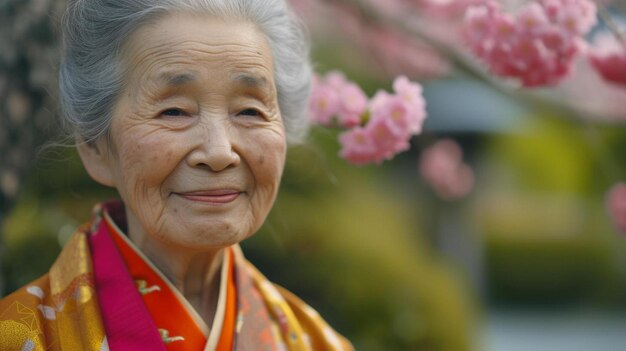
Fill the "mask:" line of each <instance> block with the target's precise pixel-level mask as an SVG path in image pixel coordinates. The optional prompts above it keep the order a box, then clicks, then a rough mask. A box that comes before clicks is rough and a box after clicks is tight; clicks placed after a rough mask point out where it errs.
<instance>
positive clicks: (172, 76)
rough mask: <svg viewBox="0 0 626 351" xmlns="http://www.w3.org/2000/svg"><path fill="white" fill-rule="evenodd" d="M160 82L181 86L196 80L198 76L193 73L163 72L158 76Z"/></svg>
mask: <svg viewBox="0 0 626 351" xmlns="http://www.w3.org/2000/svg"><path fill="white" fill-rule="evenodd" d="M157 79H158V81H159V82H163V83H165V85H167V86H171V87H179V86H181V85H184V84H187V83H190V82H194V81H196V80H197V78H196V77H195V76H194V75H193V74H192V73H169V72H167V73H163V74H161V75H160V76H159V77H158V78H157Z"/></svg>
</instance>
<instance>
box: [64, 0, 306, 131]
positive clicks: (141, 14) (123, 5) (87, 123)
mask: <svg viewBox="0 0 626 351" xmlns="http://www.w3.org/2000/svg"><path fill="white" fill-rule="evenodd" d="M169 11H190V12H205V13H208V14H210V15H215V16H217V17H221V18H237V19H245V20H248V21H250V22H252V23H254V24H256V25H257V26H258V28H259V29H260V30H261V31H262V32H263V33H264V34H265V36H266V37H267V39H268V42H269V44H270V47H271V49H272V55H273V60H274V80H275V82H276V90H277V94H278V104H279V108H280V111H281V114H282V117H283V121H284V123H285V129H286V133H287V140H288V142H290V143H294V142H299V141H302V139H303V138H304V136H305V135H306V132H307V129H308V119H307V115H306V108H307V103H308V95H309V90H310V85H311V65H310V62H309V45H308V43H309V42H308V39H307V38H306V37H305V35H304V31H303V30H302V28H303V27H302V26H301V25H300V22H299V21H298V20H297V19H296V17H295V16H294V15H293V14H292V12H291V11H290V9H289V8H288V6H287V4H286V3H285V0H71V1H70V2H69V5H68V8H67V11H66V13H65V16H64V18H63V27H62V34H63V57H62V61H61V67H60V72H59V86H60V93H61V105H62V108H63V114H64V121H65V124H66V126H67V127H69V129H71V130H72V132H73V133H76V134H77V135H78V136H80V137H82V138H83V139H84V140H85V141H87V142H91V141H95V140H96V139H98V138H99V137H100V136H102V135H103V134H105V133H106V132H107V131H108V128H109V125H110V121H111V117H112V113H113V108H114V106H115V103H116V102H117V98H118V95H119V94H120V93H121V91H122V89H123V77H122V74H123V72H122V71H121V65H120V50H121V48H122V47H123V45H124V43H125V42H126V40H127V39H128V38H129V37H130V35H131V34H132V33H133V32H134V31H136V30H137V29H138V28H139V27H140V26H142V25H143V24H146V23H148V22H149V21H151V20H153V19H155V18H156V17H157V16H159V15H162V14H164V13H167V12H169Z"/></svg>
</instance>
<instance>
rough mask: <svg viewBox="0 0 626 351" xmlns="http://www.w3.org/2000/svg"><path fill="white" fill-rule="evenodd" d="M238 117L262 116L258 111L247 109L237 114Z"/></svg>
mask: <svg viewBox="0 0 626 351" xmlns="http://www.w3.org/2000/svg"><path fill="white" fill-rule="evenodd" d="M237 115H238V116H251V117H261V116H262V114H261V112H260V111H259V110H257V109H253V108H247V109H245V110H242V111H241V112H239V113H238V114H237Z"/></svg>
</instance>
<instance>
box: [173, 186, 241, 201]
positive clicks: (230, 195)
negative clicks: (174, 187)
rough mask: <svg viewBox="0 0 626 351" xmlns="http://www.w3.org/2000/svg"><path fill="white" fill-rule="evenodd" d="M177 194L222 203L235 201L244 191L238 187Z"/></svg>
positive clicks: (196, 199)
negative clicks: (237, 188)
mask: <svg viewBox="0 0 626 351" xmlns="http://www.w3.org/2000/svg"><path fill="white" fill-rule="evenodd" d="M177 194H178V195H179V196H181V197H183V198H185V199H187V200H190V201H196V202H203V203H207V204H215V205H220V204H227V203H230V202H233V201H235V200H236V199H237V198H238V197H239V195H241V194H242V192H241V191H239V190H236V189H215V190H203V191H192V192H185V193H177Z"/></svg>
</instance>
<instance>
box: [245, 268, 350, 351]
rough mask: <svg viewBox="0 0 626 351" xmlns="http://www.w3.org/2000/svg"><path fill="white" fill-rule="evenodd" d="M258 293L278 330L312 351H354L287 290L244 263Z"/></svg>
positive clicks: (318, 316)
mask: <svg viewBox="0 0 626 351" xmlns="http://www.w3.org/2000/svg"><path fill="white" fill-rule="evenodd" d="M244 264H245V266H246V270H247V271H248V273H249V274H250V275H251V278H252V280H253V281H254V283H255V285H256V287H257V289H258V290H259V293H260V294H261V296H262V298H263V300H264V301H265V303H266V305H267V306H268V307H269V310H270V311H271V313H272V314H273V315H274V317H275V319H276V320H278V323H279V324H281V323H282V324H283V325H280V326H279V327H280V329H281V330H289V331H290V333H293V334H294V335H298V334H302V335H303V338H304V339H306V340H307V344H309V347H310V348H311V349H313V350H328V351H353V350H354V348H353V347H352V344H351V343H350V342H349V341H348V340H347V339H346V338H344V337H343V336H341V335H340V334H339V333H337V332H336V331H335V330H334V329H333V328H332V327H331V326H330V325H328V323H326V321H325V320H324V319H323V318H322V317H321V316H320V314H319V313H318V312H317V311H316V310H315V309H313V308H312V307H311V306H309V305H308V304H307V303H305V302H304V301H302V300H301V299H300V298H299V297H297V296H296V295H294V294H293V293H291V292H290V291H288V290H287V289H285V288H283V287H281V286H279V285H276V284H273V283H272V282H270V281H269V280H268V279H267V278H266V277H265V276H264V275H263V274H262V273H261V272H259V271H258V270H257V269H256V267H254V266H253V265H252V264H251V263H250V262H248V261H247V260H245V262H244Z"/></svg>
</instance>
